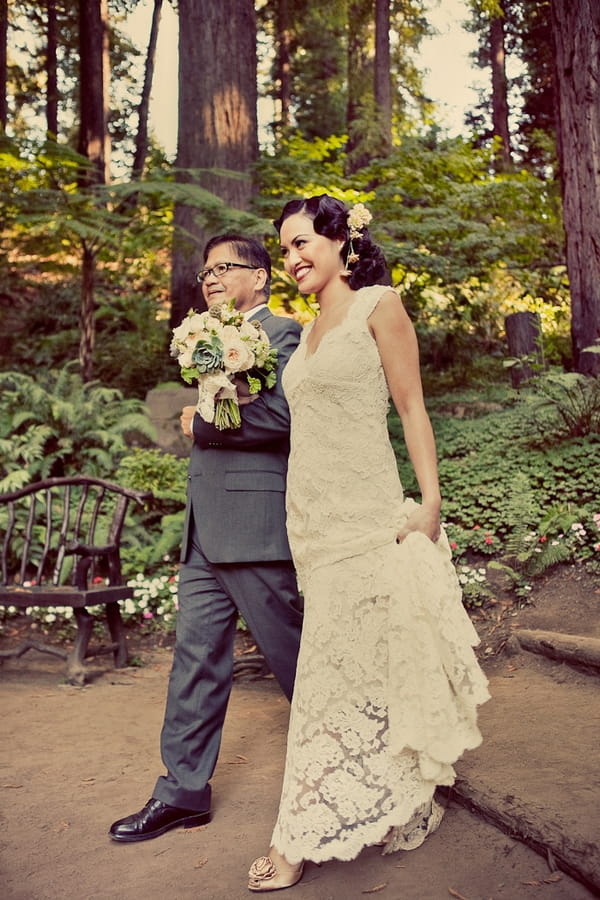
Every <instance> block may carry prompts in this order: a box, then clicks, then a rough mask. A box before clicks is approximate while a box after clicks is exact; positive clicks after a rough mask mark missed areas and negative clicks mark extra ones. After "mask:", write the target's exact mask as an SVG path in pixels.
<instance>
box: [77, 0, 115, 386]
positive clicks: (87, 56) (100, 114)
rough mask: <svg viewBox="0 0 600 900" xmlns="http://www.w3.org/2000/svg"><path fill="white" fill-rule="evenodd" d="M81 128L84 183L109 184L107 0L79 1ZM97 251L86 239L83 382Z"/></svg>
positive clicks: (87, 372)
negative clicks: (85, 165)
mask: <svg viewBox="0 0 600 900" xmlns="http://www.w3.org/2000/svg"><path fill="white" fill-rule="evenodd" d="M79 44H80V54H79V55H80V79H81V84H80V128H79V147H78V149H79V152H80V153H81V154H82V156H86V157H87V158H88V160H89V161H90V164H91V167H90V171H88V172H86V173H85V174H84V176H83V177H82V179H81V181H82V185H83V186H85V185H87V186H91V185H93V184H106V182H107V180H108V152H107V148H108V144H109V142H108V136H107V130H106V109H107V100H106V94H107V84H108V81H109V77H110V73H109V72H108V71H107V63H108V54H107V50H108V4H107V0H79ZM95 269H96V257H95V252H94V249H93V247H92V246H91V244H90V243H89V242H88V241H87V240H82V273H81V310H80V329H81V335H80V342H79V361H80V363H81V377H82V379H83V381H91V379H92V376H93V352H94V335H95V322H94V307H95V300H94V278H95Z"/></svg>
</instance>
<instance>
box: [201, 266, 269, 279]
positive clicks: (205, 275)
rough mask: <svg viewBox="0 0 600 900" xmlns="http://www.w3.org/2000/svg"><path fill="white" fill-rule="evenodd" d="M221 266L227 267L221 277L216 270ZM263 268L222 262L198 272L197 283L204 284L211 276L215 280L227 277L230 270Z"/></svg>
mask: <svg viewBox="0 0 600 900" xmlns="http://www.w3.org/2000/svg"><path fill="white" fill-rule="evenodd" d="M221 266H225V271H224V272H221V274H220V275H217V273H216V272H215V269H218V268H220V267H221ZM262 268H263V267H262V266H249V265H248V264H247V263H236V262H221V263H215V265H214V266H211V267H210V268H209V269H200V271H199V272H196V282H197V284H203V283H204V282H205V281H206V279H207V278H208V276H209V275H213V276H214V277H215V278H223V276H224V275H227V273H228V272H229V270H230V269H262Z"/></svg>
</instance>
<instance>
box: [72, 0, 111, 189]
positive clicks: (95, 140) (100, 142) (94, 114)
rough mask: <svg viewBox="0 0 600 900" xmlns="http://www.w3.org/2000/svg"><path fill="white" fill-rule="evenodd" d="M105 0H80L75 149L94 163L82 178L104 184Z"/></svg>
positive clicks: (105, 176) (105, 178)
mask: <svg viewBox="0 0 600 900" xmlns="http://www.w3.org/2000/svg"><path fill="white" fill-rule="evenodd" d="M106 9H107V6H106V0H79V59H80V63H79V64H80V86H79V95H80V123H79V144H78V150H79V153H81V155H82V156H86V157H87V158H88V159H89V161H90V162H91V164H92V166H93V172H91V173H90V174H89V176H88V177H87V178H86V179H84V180H86V181H87V182H88V183H90V182H91V183H97V184H106V183H107V181H108V160H107V158H106V113H105V109H106V101H105V96H104V92H105V72H104V68H105V64H106V57H105V40H106V32H107V30H108V29H107V13H106Z"/></svg>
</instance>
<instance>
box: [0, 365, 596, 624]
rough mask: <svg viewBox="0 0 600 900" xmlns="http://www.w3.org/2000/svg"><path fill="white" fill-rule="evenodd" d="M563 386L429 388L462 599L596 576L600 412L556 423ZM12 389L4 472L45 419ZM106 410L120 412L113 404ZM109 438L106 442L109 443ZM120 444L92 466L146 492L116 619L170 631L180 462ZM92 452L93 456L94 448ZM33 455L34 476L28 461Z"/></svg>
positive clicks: (41, 616)
mask: <svg viewBox="0 0 600 900" xmlns="http://www.w3.org/2000/svg"><path fill="white" fill-rule="evenodd" d="M558 384H560V381H559V382H558ZM596 387H597V386H596ZM571 389H572V385H571V384H570V382H569V381H568V380H567V382H565V387H564V388H563V389H562V393H561V391H560V390H559V391H558V392H557V388H556V385H554V387H553V390H554V392H555V396H556V398H557V400H556V402H554V403H551V404H549V405H548V403H547V400H545V399H544V402H543V403H539V402H537V401H538V400H539V397H540V396H541V395H543V391H542V392H539V391H536V389H535V388H534V387H532V388H530V389H527V390H526V391H522V392H521V393H517V392H516V391H513V390H512V389H509V388H507V387H502V386H498V385H495V386H489V385H488V386H482V387H481V388H479V389H477V390H475V389H470V390H469V391H461V392H456V391H455V392H453V393H448V392H443V393H440V394H439V395H437V396H436V395H435V392H432V399H431V400H430V401H429V406H430V413H431V417H432V421H433V425H434V429H435V432H436V437H437V442H438V450H439V457H440V481H441V486H442V494H443V497H444V507H443V517H444V524H445V527H446V530H447V533H448V537H449V539H450V543H451V547H452V551H453V555H454V561H455V564H456V566H457V571H458V576H459V579H460V581H461V584H462V588H463V596H464V602H465V605H466V606H467V608H469V609H476V608H482V607H485V606H486V605H489V604H492V606H493V604H494V602H495V600H497V597H498V592H499V590H502V591H504V592H508V593H509V594H510V595H511V602H513V601H514V602H517V603H520V604H526V603H527V602H528V600H529V598H530V596H531V593H532V590H533V588H534V585H535V583H536V580H538V579H539V578H540V577H541V576H542V575H544V574H545V573H547V572H549V571H551V570H552V569H553V568H555V567H559V566H560V565H561V564H577V565H578V566H580V567H581V569H582V571H584V572H585V573H586V575H587V576H588V577H589V578H591V579H593V578H597V577H598V576H600V422H598V423H597V427H596V420H595V419H594V416H593V414H592V415H590V414H589V410H590V403H589V402H588V399H586V400H585V403H584V404H580V406H581V409H580V412H582V414H581V415H577V414H576V413H577V407H576V406H575V407H573V404H572V403H571V402H570V401H569V409H571V412H572V415H571V418H570V421H571V426H570V431H569V430H568V429H565V418H564V416H562V415H561V408H562V405H565V403H566V402H567V401H566V399H565V398H567V397H568V396H570V395H569V394H568V392H569V391H571ZM543 396H545V395H543ZM17 399H18V398H16V396H15V395H14V392H13V394H12V395H11V404H12V406H13V407H15V408H17V409H18V410H19V412H18V416H19V423H18V427H17V428H16V429H15V428H13V427H12V426H13V425H14V420H13V421H12V422H11V420H10V416H9V415H8V411H7V410H6V409H5V416H4V433H5V438H4V443H3V444H2V445H1V446H2V449H3V450H4V452H5V453H6V454H7V456H6V460H7V467H8V469H9V471H10V462H11V458H10V455H9V454H10V448H11V446H12V441H15V440H16V441H18V444H19V446H20V447H22V446H24V445H26V444H27V429H28V428H34V429H36V433H37V432H38V431H39V430H40V429H43V427H44V423H43V421H41V419H40V416H41V413H39V412H38V415H37V417H36V418H35V421H34V422H33V423H30V422H29V419H28V417H27V415H26V414H24V413H23V408H26V407H24V403H23V404H21V405H20V406H19V404H18V403H17ZM592 400H593V398H592ZM115 402H116V401H115ZM124 402H127V401H124ZM0 406H1V403H0ZM591 408H592V410H593V403H592V404H591ZM38 409H43V404H39V406H38ZM573 409H575V412H574V413H573ZM598 409H599V410H600V391H599V392H598ZM0 412H1V409H0ZM137 412H138V410H137V409H136V413H137ZM127 413H128V414H129V415H130V414H131V410H130V409H129V407H127ZM115 417H118V410H116V409H112V410H111V418H115ZM0 418H1V417H0ZM573 423H575V427H573ZM577 423H579V425H580V426H581V427H579V426H577ZM581 423H583V424H581ZM389 426H390V433H391V435H392V441H393V444H394V448H395V451H396V454H397V457H398V464H399V469H400V473H401V477H402V480H403V483H404V487H405V491H406V493H407V494H408V495H417V490H416V484H415V482H414V476H413V475H412V467H411V466H410V463H409V461H408V459H407V457H406V451H405V448H404V442H403V440H402V433H401V424H400V421H399V419H398V417H397V416H396V415H394V414H391V415H390V421H389ZM53 427H54V429H55V431H56V430H57V426H56V424H54V425H53ZM578 431H580V432H582V433H578ZM119 437H120V438H121V435H119ZM29 446H30V447H31V443H30V444H29ZM116 446H117V443H116V442H113V444H112V448H113V450H114V448H115V447H116ZM118 451H119V452H118V453H117V452H114V453H113V454H112V455H111V454H110V453H105V454H104V455H103V456H102V457H101V459H102V460H103V461H104V462H105V468H103V469H102V470H101V471H100V472H99V473H98V474H103V475H104V476H105V477H114V478H116V479H117V480H118V481H120V482H122V483H125V484H127V485H129V486H131V487H134V488H139V489H143V490H150V491H152V493H153V495H154V500H153V501H152V503H151V504H150V505H149V506H148V507H147V508H146V509H145V510H143V511H140V512H139V513H136V514H135V515H134V516H132V518H131V520H130V522H129V525H128V529H127V534H126V540H125V547H124V552H123V562H124V571H125V575H126V577H127V579H128V583H129V584H131V586H132V587H133V588H134V597H133V599H132V600H129V601H126V602H125V603H124V604H123V615H124V619H125V621H126V623H128V624H130V625H131V626H132V627H138V628H140V629H141V631H142V633H143V634H145V635H152V634H153V635H156V636H160V635H170V634H172V633H173V631H174V627H175V618H176V611H177V586H178V584H177V583H178V567H177V559H178V548H179V541H180V538H181V529H182V524H183V498H184V496H185V478H186V470H187V461H186V460H182V459H178V458H176V457H174V456H172V455H170V454H165V453H162V452H161V451H159V450H157V449H156V448H147V447H146V448H144V447H137V448H135V449H131V448H130V447H128V446H127V443H126V442H125V441H123V440H122V439H121V443H119V444H118ZM86 452H89V451H87V450H86ZM93 458H94V462H95V463H96V464H98V459H99V457H98V456H97V455H96V456H94V457H93ZM63 459H64V458H63ZM13 460H14V456H13ZM31 465H32V467H33V469H32V474H33V473H35V474H37V469H36V466H37V465H38V462H37V460H36V459H32V461H31ZM20 477H23V475H22V474H20ZM503 602H504V601H503ZM0 615H1V616H3V617H4V620H5V624H4V629H5V633H6V628H7V627H10V626H9V622H10V621H13V625H14V619H15V618H16V617H17V615H18V613H17V611H16V610H14V609H11V608H8V609H3V610H0ZM28 616H29V620H30V621H32V622H33V623H35V626H36V628H38V629H40V630H42V631H51V632H52V633H54V634H55V635H56V634H58V635H61V634H64V636H68V635H71V634H72V631H73V627H74V626H73V624H72V622H71V617H72V610H68V609H63V608H56V609H36V608H31V609H30V610H28ZM240 624H241V625H242V626H243V623H240Z"/></svg>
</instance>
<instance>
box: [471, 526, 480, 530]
mask: <svg viewBox="0 0 600 900" xmlns="http://www.w3.org/2000/svg"><path fill="white" fill-rule="evenodd" d="M480 528H481V525H473V531H479V529H480Z"/></svg>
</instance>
